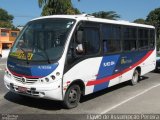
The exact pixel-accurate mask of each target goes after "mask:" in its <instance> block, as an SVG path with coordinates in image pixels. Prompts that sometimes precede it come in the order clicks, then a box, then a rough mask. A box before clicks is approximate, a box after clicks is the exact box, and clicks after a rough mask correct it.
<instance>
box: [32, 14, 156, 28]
mask: <svg viewBox="0 0 160 120" xmlns="http://www.w3.org/2000/svg"><path fill="white" fill-rule="evenodd" d="M46 18H69V19H75V20H77V21H81V20H85V21H92V22H100V23H109V24H117V25H127V26H135V27H144V28H153V29H155V27H154V26H151V25H145V24H138V23H131V22H129V21H124V20H109V19H102V18H96V17H94V16H91V15H87V14H80V15H51V16H43V17H39V18H35V19H32V20H31V21H34V20H39V19H46Z"/></svg>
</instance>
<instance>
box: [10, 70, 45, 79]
mask: <svg viewBox="0 0 160 120" xmlns="http://www.w3.org/2000/svg"><path fill="white" fill-rule="evenodd" d="M9 71H10V72H11V73H12V74H13V75H15V76H18V77H25V78H31V79H38V78H42V77H40V76H28V75H22V74H18V73H15V72H13V71H11V70H9Z"/></svg>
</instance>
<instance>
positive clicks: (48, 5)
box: [38, 0, 80, 16]
mask: <svg viewBox="0 0 160 120" xmlns="http://www.w3.org/2000/svg"><path fill="white" fill-rule="evenodd" d="M38 3H39V7H42V8H43V9H42V13H41V15H42V16H46V15H55V14H79V13H80V12H79V10H78V9H77V8H74V7H73V5H72V2H71V0H38Z"/></svg>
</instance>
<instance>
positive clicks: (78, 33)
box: [76, 31, 83, 44]
mask: <svg viewBox="0 0 160 120" xmlns="http://www.w3.org/2000/svg"><path fill="white" fill-rule="evenodd" d="M76 42H77V43H78V44H82V42H83V31H77V38H76Z"/></svg>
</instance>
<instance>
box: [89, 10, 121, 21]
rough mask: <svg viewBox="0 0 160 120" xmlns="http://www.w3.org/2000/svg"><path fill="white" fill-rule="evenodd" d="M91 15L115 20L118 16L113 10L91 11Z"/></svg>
mask: <svg viewBox="0 0 160 120" xmlns="http://www.w3.org/2000/svg"><path fill="white" fill-rule="evenodd" d="M92 15H93V16H95V17H97V18H105V19H112V20H116V19H118V18H120V16H119V15H118V14H117V13H116V12H115V11H108V12H105V11H100V12H95V13H92Z"/></svg>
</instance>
